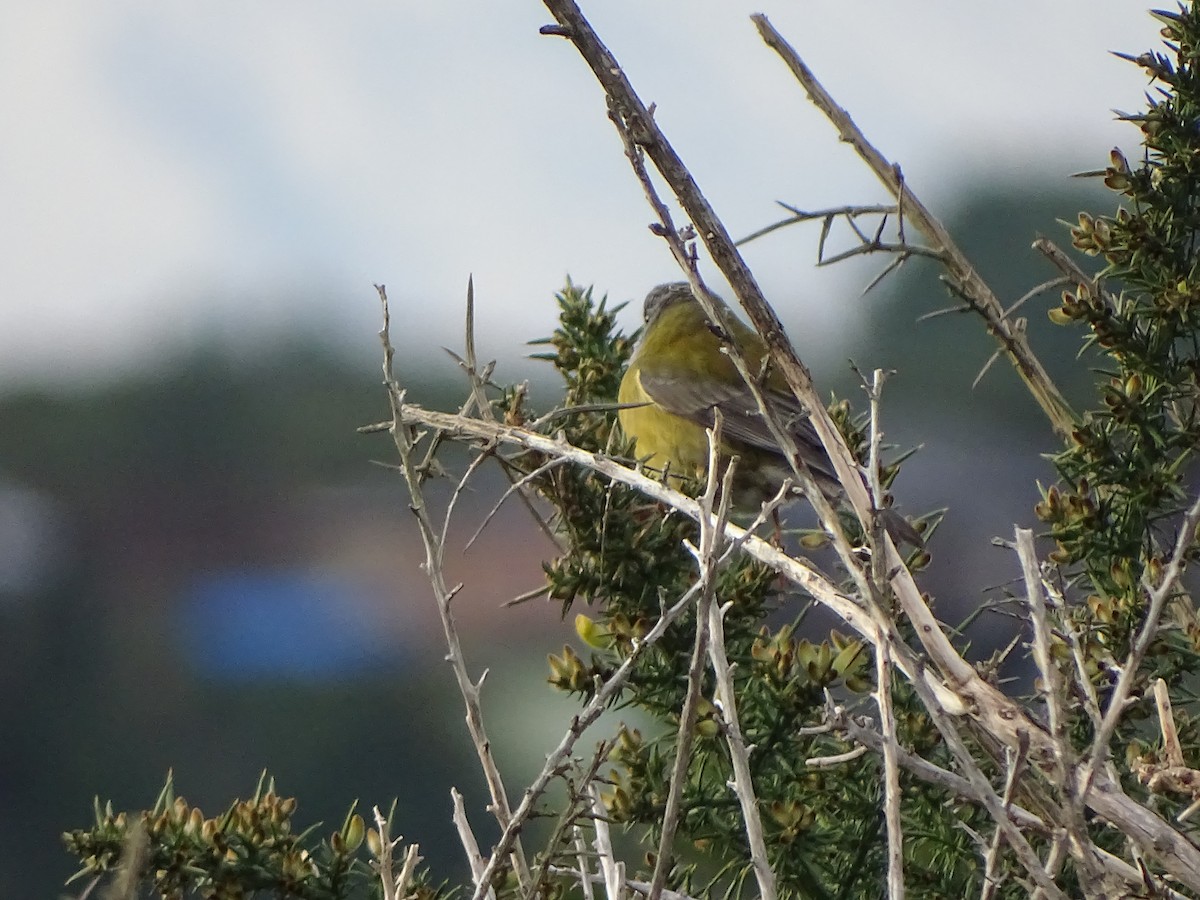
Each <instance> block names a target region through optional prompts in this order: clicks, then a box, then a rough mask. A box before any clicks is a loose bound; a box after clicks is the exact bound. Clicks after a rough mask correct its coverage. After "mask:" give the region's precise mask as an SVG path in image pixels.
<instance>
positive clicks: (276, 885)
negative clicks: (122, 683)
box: [63, 773, 445, 900]
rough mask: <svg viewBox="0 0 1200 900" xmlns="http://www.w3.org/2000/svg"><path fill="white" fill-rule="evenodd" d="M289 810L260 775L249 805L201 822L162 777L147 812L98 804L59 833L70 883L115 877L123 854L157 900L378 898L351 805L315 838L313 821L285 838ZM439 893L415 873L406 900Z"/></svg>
mask: <svg viewBox="0 0 1200 900" xmlns="http://www.w3.org/2000/svg"><path fill="white" fill-rule="evenodd" d="M296 805H297V803H296V800H295V798H293V797H282V796H280V795H279V794H277V793H276V792H275V785H274V782H273V781H272V780H270V779H268V778H267V776H266V774H265V773H264V775H263V777H262V779H260V781H259V784H258V788H257V789H256V790H255V792H254V795H253V796H252V797H251V798H250V799H249V800H239V801H235V802H234V804H233V805H232V806H230V807H229V809H228V810H226V811H225V813H224V814H222V815H219V816H216V817H215V818H206V817H205V816H204V813H202V812H201V811H200V809H199V808H198V807H194V806H190V805H189V804H188V802H187V801H186V800H185V799H184V798H183V797H178V796H176V795H175V790H174V784H173V781H172V779H170V778H168V779H167V783H166V784H165V786H164V787H163V790H162V792H161V793H160V794H159V797H158V800H157V802H156V803H155V804H154V806H153V807H152V808H151V809H148V810H144V811H141V812H133V813H127V812H120V813H115V812H114V811H113V807H112V804H111V803H106V804H103V805H102V804H101V803H100V800H99V799H97V800H96V822H95V824H94V825H93V826H92V827H91V828H87V829H77V830H75V831H69V832H66V833H65V834H64V835H63V840H64V841H65V843H66V845H67V849H68V850H69V851H70V852H71V853H73V854H74V855H76V856H77V857H79V860H80V862H81V863H82V868H81V869H80V870H79V871H78V872H77V873H76V874H75V876H74V877H73V878H72V879H71V880H72V881H74V880H77V879H80V878H84V877H88V876H93V875H103V874H105V873H108V872H111V871H115V870H116V869H117V867H118V865H119V864H121V863H122V862H123V861H125V860H128V859H129V858H130V856H132V857H133V858H135V859H139V860H141V865H140V869H139V872H138V877H137V880H138V881H139V882H141V883H142V884H144V885H146V887H147V888H148V889H149V890H150V891H151V892H152V896H154V897H161V898H163V900H175V898H182V897H184V896H189V895H190V896H199V897H208V898H214V900H240V898H244V897H250V896H270V897H275V898H298V900H350V898H367V897H378V896H380V895H381V887H380V885H381V882H380V878H379V875H378V874H376V872H375V871H374V870H373V869H372V868H371V865H369V864H368V863H367V861H366V860H365V859H364V858H363V853H362V852H361V851H362V849H363V847H364V845H366V847H367V849H368V850H369V852H370V854H371V856H373V857H378V854H379V850H380V838H379V834H378V832H377V831H376V830H375V829H374V828H368V827H367V826H366V823H365V822H364V821H363V818H362V816H361V815H359V814H358V813H357V812H355V811H354V806H351V807H350V809H349V811H347V813H346V817H345V821H344V822H343V823H342V827H341V828H340V829H339V830H337V831H334V832H332V833H330V834H329V835H328V837H326V838H324V839H322V838H320V837H318V836H317V834H316V831H317V828H318V826H316V825H314V826H312V827H310V828H308V829H306V830H305V831H303V832H300V833H294V832H293V830H292V815H293V813H294V812H295V811H296ZM398 865H399V860H397V866H398ZM259 892H261V893H259ZM139 896H141V894H139ZM444 896H445V894H444V892H443V891H442V890H441V889H437V888H432V887H430V886H429V885H428V884H427V883H426V878H425V875H424V874H423V873H422V874H420V875H418V877H417V879H416V884H415V886H414V890H413V893H412V895H411V900H441V898H442V897H444Z"/></svg>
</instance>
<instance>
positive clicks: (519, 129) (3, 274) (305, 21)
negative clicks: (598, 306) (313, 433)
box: [0, 0, 1159, 391]
mask: <svg viewBox="0 0 1200 900" xmlns="http://www.w3.org/2000/svg"><path fill="white" fill-rule="evenodd" d="M582 7H583V10H584V12H585V14H587V15H588V16H589V18H590V19H591V21H592V24H593V25H594V27H595V28H596V30H597V31H598V32H599V34H600V36H601V38H602V39H603V40H604V41H605V42H606V43H607V44H608V46H609V47H610V49H611V50H612V51H613V52H614V54H615V55H616V57H617V59H618V60H619V61H620V62H621V63H622V65H623V66H624V67H625V68H626V70H627V72H628V74H629V75H630V77H631V79H632V81H633V83H634V86H635V88H637V90H638V91H639V93H640V94H641V96H642V98H643V100H644V101H647V102H654V103H656V104H657V108H658V112H657V118H658V121H659V123H660V125H662V126H663V128H664V130H665V132H666V134H667V137H668V139H669V140H670V141H671V142H672V143H673V145H674V146H675V148H676V150H677V151H678V152H679V153H680V155H681V156H682V157H683V159H684V161H685V163H687V164H688V165H689V166H690V167H691V168H692V170H693V173H694V174H695V176H696V177H697V179H698V180H699V182H700V185H701V188H702V189H703V190H704V191H705V192H706V194H707V195H708V197H709V199H710V201H712V203H713V204H714V205H715V207H716V209H717V211H718V213H720V214H721V215H722V216H723V217H724V218H725V221H726V223H727V225H728V226H729V228H730V230H731V231H732V232H733V233H734V234H735V235H740V234H745V233H748V232H750V231H753V230H755V229H756V228H758V227H760V226H761V225H763V224H765V223H768V222H770V221H773V220H774V219H775V218H777V212H776V208H775V207H774V205H773V204H774V201H776V200H786V201H788V202H790V203H793V204H797V205H799V206H801V207H804V208H820V207H824V206H831V205H841V204H845V203H872V202H878V201H880V200H882V199H883V195H882V193H881V190H880V188H879V187H878V186H877V185H876V184H875V182H874V181H873V179H872V176H871V175H870V174H869V173H868V172H867V171H866V170H865V169H864V168H863V166H862V165H861V164H860V163H859V162H858V161H857V159H856V158H855V157H854V155H853V153H852V152H851V151H850V150H849V148H847V147H846V146H844V145H841V144H839V143H838V141H837V139H836V136H835V134H834V132H833V130H832V128H831V127H830V126H829V125H828V124H827V123H826V122H825V121H824V119H823V118H822V117H821V116H820V114H819V113H817V112H816V111H815V109H813V108H812V107H811V106H809V104H808V103H807V101H806V100H805V98H804V95H803V92H802V91H801V90H800V89H799V87H798V86H797V85H796V84H795V82H794V81H793V80H792V79H791V76H790V75H789V74H788V73H787V71H786V70H785V69H784V67H783V65H782V63H781V62H780V61H779V60H778V58H777V57H776V56H775V55H774V54H773V53H772V52H770V51H769V50H768V49H766V48H765V46H764V45H763V44H762V43H761V41H760V40H759V38H758V36H757V33H756V31H755V29H754V27H753V26H752V24H751V23H750V21H749V18H748V17H749V15H750V13H752V12H764V13H766V14H767V15H768V16H769V17H770V18H771V20H772V22H773V23H774V24H775V25H776V27H777V28H778V29H779V30H780V31H781V32H783V34H784V35H786V36H787V38H788V39H789V40H790V41H791V43H792V44H793V46H795V47H796V49H797V50H798V51H799V53H800V54H801V55H802V56H803V57H804V58H805V60H806V61H807V62H808V63H809V64H810V66H811V67H812V68H813V69H814V70H815V72H816V73H817V75H818V77H819V78H821V79H822V81H823V82H824V83H825V85H826V87H827V88H828V89H829V90H830V91H831V92H832V93H833V95H834V97H835V98H836V99H837V100H838V102H839V103H840V104H841V105H842V106H844V107H845V108H847V109H848V110H849V111H850V113H851V114H852V115H853V116H854V118H855V119H856V121H857V122H858V123H859V125H860V126H861V127H862V128H863V129H864V131H865V132H866V134H867V136H868V137H869V138H870V139H872V140H873V141H874V142H875V143H876V145H877V146H878V147H879V148H880V149H881V150H882V151H883V152H884V153H885V154H886V155H888V156H889V157H890V158H892V159H893V160H896V161H898V162H900V163H901V164H902V166H903V168H904V171H905V174H906V177H907V179H908V181H909V184H910V185H911V186H912V187H913V189H914V190H915V191H916V192H917V193H918V194H919V195H921V196H922V197H923V198H924V199H925V200H926V201H927V202H930V203H932V204H933V205H934V207H935V209H938V208H939V207H940V208H942V209H949V208H950V207H952V205H953V202H954V199H955V197H956V196H958V195H960V194H961V193H962V192H963V191H964V190H966V189H968V188H969V187H970V186H971V185H972V184H973V183H976V182H978V181H979V180H980V179H985V178H997V179H1002V180H1005V179H1006V180H1009V181H1013V182H1024V183H1049V184H1054V183H1055V182H1057V181H1058V180H1060V179H1064V178H1066V177H1067V176H1069V175H1070V174H1071V173H1073V172H1078V171H1081V170H1087V169H1094V168H1096V167H1098V166H1102V165H1103V163H1104V160H1105V158H1106V156H1107V152H1108V150H1109V148H1111V147H1112V146H1114V145H1120V146H1123V147H1125V148H1126V149H1127V150H1129V151H1136V143H1137V141H1136V131H1135V130H1134V129H1133V128H1132V127H1131V126H1129V125H1127V124H1121V123H1117V122H1114V121H1113V115H1112V110H1113V109H1114V108H1116V109H1127V110H1128V109H1137V108H1138V107H1139V106H1140V105H1141V104H1142V103H1143V93H1144V91H1145V89H1146V80H1145V78H1144V77H1143V76H1142V74H1141V72H1140V71H1139V70H1138V69H1136V68H1135V67H1134V66H1131V65H1129V64H1128V63H1125V62H1122V61H1121V60H1118V59H1117V58H1115V57H1114V56H1112V55H1110V54H1109V52H1108V51H1110V50H1126V51H1130V52H1133V53H1139V52H1141V51H1143V50H1145V49H1148V48H1151V47H1155V46H1157V44H1158V42H1159V38H1158V28H1157V25H1156V23H1155V22H1154V20H1153V19H1151V18H1150V17H1149V16H1148V15H1146V12H1145V8H1144V7H1142V5H1141V4H1138V3H1132V2H1128V0H1054V2H1034V0H1014V2H1010V3H1003V4H1001V3H991V4H981V3H962V2H961V0H906V2H888V3H884V2H848V0H760V2H758V3H755V4H747V3H743V2H738V0H655V2H649V0H585V2H583V3H582ZM549 21H551V18H550V16H549V14H548V13H547V12H546V11H545V9H544V8H543V7H542V5H541V4H540V3H539V2H536V0H504V2H496V0H461V2H457V3H447V2H431V0H430V2H412V0H390V2H384V0H362V2H355V0H347V2H344V3H337V4H333V3H318V2H312V0H286V2H284V0H253V2H245V0H239V2H232V0H205V2H203V3H185V2H178V0H155V2H133V0H105V2H104V3H96V2H95V0H53V2H45V3H23V2H19V0H8V2H6V3H0V84H3V85H4V90H2V91H0V123H3V133H4V139H3V140H2V141H0V197H2V198H3V199H2V201H0V241H2V242H3V246H4V248H5V251H4V253H3V257H2V258H3V264H2V265H0V391H3V390H5V389H12V388H14V387H19V386H25V385H28V384H30V383H38V382H48V383H57V384H60V385H61V384H67V383H70V382H73V381H74V380H75V379H78V378H81V377H83V378H99V379H103V378H112V377H116V376H119V375H121V374H123V373H127V372H130V371H134V370H136V369H138V368H141V367H143V366H147V365H152V364H155V363H157V362H161V361H162V360H165V359H170V358H171V356H172V354H174V353H177V352H178V351H179V349H180V348H181V347H183V346H186V345H188V344H190V343H193V342H197V341H204V340H211V339H219V340H226V341H229V342H232V343H234V344H237V345H239V346H241V347H243V348H249V349H251V351H252V348H253V347H254V346H255V345H256V343H257V342H262V341H266V340H270V339H273V338H277V337H279V336H281V335H286V334H290V333H293V332H296V331H302V332H307V333H310V334H315V335H319V336H325V337H329V338H331V339H332V340H335V341H337V342H338V343H339V344H342V345H344V346H345V347H347V348H349V349H351V351H352V352H356V353H358V352H361V353H363V354H370V355H372V358H373V356H374V354H376V353H377V345H376V338H375V331H376V330H377V329H378V324H379V311H378V308H377V299H376V295H375V292H374V290H373V288H372V285H373V284H375V283H383V284H386V285H387V286H388V289H389V293H390V295H391V298H392V303H393V306H394V310H393V312H394V316H395V318H396V320H397V322H398V332H397V334H396V335H395V337H396V343H397V347H398V350H399V352H400V365H401V370H403V365H404V359H405V358H406V354H407V355H413V354H420V353H423V352H425V351H426V350H427V349H428V348H430V347H437V346H440V345H447V346H461V330H462V325H461V322H462V309H463V302H464V295H465V286H466V282H467V278H468V276H469V275H473V277H474V282H475V288H476V302H477V322H478V331H479V335H480V345H481V351H480V352H481V353H482V354H484V355H485V356H489V357H499V358H500V359H501V360H502V361H506V362H507V364H509V365H514V364H515V365H518V366H519V365H520V363H519V362H516V363H513V361H514V360H518V361H519V358H520V356H521V354H523V353H524V352H526V348H525V347H524V342H525V341H526V340H529V339H531V338H536V337H540V336H543V335H545V334H548V333H549V331H550V330H551V329H552V328H553V321H554V304H553V300H552V295H553V292H554V290H556V289H557V288H559V287H560V286H561V285H562V284H563V281H564V278H565V277H566V276H567V275H568V274H570V275H571V276H572V277H573V278H574V279H575V280H576V281H577V282H580V283H585V284H590V283H594V284H596V285H597V288H598V289H599V290H601V291H603V292H607V293H608V294H609V295H610V296H611V297H612V298H613V299H614V300H628V299H634V298H640V297H642V296H643V295H644V294H645V292H646V291H647V290H648V288H649V287H651V286H652V285H654V284H655V283H658V282H661V281H665V280H670V279H673V278H675V277H677V271H676V269H675V268H674V263H673V262H672V261H671V258H670V255H669V253H668V252H667V250H666V247H665V245H664V244H663V242H662V241H661V240H660V239H658V238H655V237H654V236H653V235H651V234H650V233H649V231H648V229H647V227H646V226H647V224H648V223H649V222H650V221H651V216H650V212H649V209H648V207H647V206H646V204H645V201H644V199H643V197H642V196H641V193H640V189H639V188H638V186H637V184H636V183H635V182H634V180H633V178H632V176H631V173H630V171H629V168H628V165H627V163H626V161H625V159H624V157H623V156H622V151H621V147H620V143H619V141H618V139H617V137H616V135H615V133H614V131H613V129H612V127H611V125H610V123H609V122H608V121H607V119H606V115H605V108H604V104H603V98H602V95H601V92H600V89H599V87H598V86H597V85H596V83H595V82H594V80H593V78H592V75H591V73H590V72H589V71H588V70H587V68H586V66H585V65H584V63H583V62H582V60H581V59H580V58H579V57H578V55H577V54H576V52H575V51H574V49H573V48H572V47H571V45H570V44H569V43H568V42H566V41H565V40H563V39H561V38H553V37H546V36H541V35H539V34H538V28H539V26H541V25H543V24H545V23H547V22H549ZM1131 155H1136V154H1135V153H1134V154H1131ZM815 243H816V231H815V229H813V230H810V231H808V232H802V231H799V230H793V231H790V232H786V233H783V234H781V235H778V236H776V237H774V238H771V239H768V240H764V241H762V242H760V243H758V244H754V245H751V246H750V248H749V250H748V256H749V259H750V262H751V264H752V266H754V268H755V270H756V272H757V274H758V277H759V280H760V282H761V283H762V284H763V286H764V288H765V289H766V290H767V292H768V296H769V297H770V298H772V299H775V300H777V301H778V303H779V305H780V306H781V307H782V309H781V313H782V315H783V317H784V320H785V322H788V323H789V327H792V326H791V323H793V322H797V321H800V320H801V319H802V321H803V323H804V330H805V332H806V333H807V334H808V335H810V336H815V337H816V338H818V339H822V340H823V338H824V337H826V336H828V335H829V334H833V333H835V332H836V329H837V327H838V325H839V322H841V321H843V318H844V315H845V313H844V309H845V305H844V304H842V303H839V302H837V301H836V298H837V297H839V296H841V295H843V294H847V295H853V294H854V293H856V292H857V290H858V289H860V288H861V286H862V284H863V283H865V282H866V281H867V280H869V273H867V274H864V271H863V270H862V269H854V268H852V267H843V268H835V269H834V270H822V271H820V272H817V271H815V270H814V268H813V260H814V257H815ZM831 298H833V299H831ZM627 321H628V323H629V325H630V327H633V325H634V324H635V316H634V315H633V311H632V309H631V310H630V311H629V315H628V319H627ZM798 343H800V345H801V353H802V355H804V343H805V342H804V340H799V341H798ZM816 343H820V341H817V342H816ZM508 374H509V376H510V377H509V379H508V380H519V379H520V377H522V376H521V373H520V372H509V373H508Z"/></svg>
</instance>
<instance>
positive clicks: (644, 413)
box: [617, 360, 708, 476]
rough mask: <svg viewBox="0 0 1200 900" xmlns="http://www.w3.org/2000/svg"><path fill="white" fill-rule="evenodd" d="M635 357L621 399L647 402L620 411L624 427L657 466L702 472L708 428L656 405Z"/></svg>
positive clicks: (639, 452)
mask: <svg viewBox="0 0 1200 900" xmlns="http://www.w3.org/2000/svg"><path fill="white" fill-rule="evenodd" d="M638 374H639V370H638V365H637V361H636V360H635V361H634V362H633V363H632V364H631V365H630V367H629V370H628V371H627V372H626V373H625V377H624V378H623V379H621V389H620V392H619V394H618V396H617V399H618V400H619V401H620V402H621V403H644V404H645V405H644V406H639V407H636V408H631V409H622V410H619V411H618V413H617V417H618V419H619V420H620V422H621V429H622V430H623V431H624V432H625V434H626V435H627V436H628V437H630V438H632V439H633V440H634V441H635V442H636V444H637V455H638V457H639V458H641V459H645V460H646V462H647V464H648V465H650V466H652V467H653V468H655V469H665V468H667V467H668V466H669V467H670V469H671V470H672V471H673V472H676V473H678V474H680V475H687V476H701V475H703V474H704V471H705V469H706V468H707V465H708V438H707V436H706V435H705V433H704V428H703V427H701V426H700V425H697V424H696V423H694V422H689V421H688V420H687V419H684V418H681V417H679V416H677V415H675V414H674V413H669V412H667V411H666V410H665V409H663V408H661V407H659V406H657V405H655V403H654V402H653V401H652V400H651V399H650V397H649V396H648V395H647V394H646V392H645V391H644V390H643V389H642V383H641V380H640V379H639V377H638Z"/></svg>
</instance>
